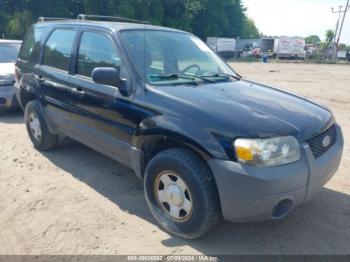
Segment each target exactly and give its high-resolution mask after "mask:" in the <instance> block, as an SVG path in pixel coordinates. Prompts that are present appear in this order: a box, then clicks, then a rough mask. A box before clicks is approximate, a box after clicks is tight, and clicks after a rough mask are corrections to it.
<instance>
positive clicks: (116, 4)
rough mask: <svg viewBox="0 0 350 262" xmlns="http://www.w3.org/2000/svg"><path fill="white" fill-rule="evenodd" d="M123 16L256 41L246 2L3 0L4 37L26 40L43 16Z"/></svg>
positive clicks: (1, 23)
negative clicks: (25, 36)
mask: <svg viewBox="0 0 350 262" xmlns="http://www.w3.org/2000/svg"><path fill="white" fill-rule="evenodd" d="M80 13H85V14H97V15H111V16H113V15H119V16H124V17H129V18H136V19H142V20H149V21H151V22H152V23H153V24H156V25H163V26H168V27H174V28H179V29H183V30H186V31H190V32H193V33H195V34H196V35H198V36H199V37H201V38H203V39H205V38H206V37H207V36H218V37H237V36H239V37H241V38H255V37H258V36H259V31H258V29H257V28H256V26H255V24H254V21H253V20H251V19H250V18H248V17H247V16H246V14H245V8H244V7H243V5H242V0H216V1H212V0H98V1H96V0H1V1H0V37H1V36H2V35H5V36H6V38H22V37H23V34H24V32H25V31H26V29H27V27H28V26H29V24H31V23H33V22H35V21H36V19H37V18H38V17H40V16H47V17H76V16H77V15H78V14H80Z"/></svg>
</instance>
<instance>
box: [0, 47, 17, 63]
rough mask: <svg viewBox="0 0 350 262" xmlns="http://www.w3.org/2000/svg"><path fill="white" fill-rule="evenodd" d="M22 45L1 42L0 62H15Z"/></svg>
mask: <svg viewBox="0 0 350 262" xmlns="http://www.w3.org/2000/svg"><path fill="white" fill-rule="evenodd" d="M20 46H21V45H20V44H18V43H0V63H12V62H15V61H16V59H17V55H18V51H19V48H20Z"/></svg>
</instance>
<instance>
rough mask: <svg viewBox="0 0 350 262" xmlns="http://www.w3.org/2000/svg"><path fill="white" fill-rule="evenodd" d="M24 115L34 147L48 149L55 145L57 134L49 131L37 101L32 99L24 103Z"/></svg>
mask: <svg viewBox="0 0 350 262" xmlns="http://www.w3.org/2000/svg"><path fill="white" fill-rule="evenodd" d="M24 117H25V123H26V127H27V131H28V134H29V137H30V139H31V141H32V143H33V145H34V147H35V148H37V149H39V150H50V149H52V148H54V147H55V146H56V145H57V142H58V135H55V134H52V133H51V132H50V130H49V128H48V126H47V123H46V121H45V118H44V116H43V114H42V112H41V110H40V107H39V103H38V101H36V100H34V101H31V102H29V103H28V104H27V105H26V107H25V112H24Z"/></svg>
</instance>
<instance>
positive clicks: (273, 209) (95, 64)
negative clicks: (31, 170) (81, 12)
mask: <svg viewBox="0 0 350 262" xmlns="http://www.w3.org/2000/svg"><path fill="white" fill-rule="evenodd" d="M93 19H98V17H97V18H96V17H95V16H94V17H90V16H80V20H66V21H65V20H59V21H47V22H45V21H44V20H45V19H41V21H44V22H39V23H37V24H35V25H33V26H32V27H31V28H30V29H29V31H28V32H27V34H26V36H25V38H24V43H23V45H22V48H21V51H20V55H19V59H18V61H17V63H16V67H17V68H16V71H17V73H18V81H17V83H16V88H17V96H18V99H19V102H20V104H21V106H22V107H23V109H24V110H25V123H26V127H27V130H28V134H29V137H30V139H31V140H32V142H33V144H34V146H35V147H36V148H37V149H39V150H49V149H53V148H54V147H55V146H56V145H57V141H58V138H59V135H60V134H63V135H65V136H68V137H71V138H73V139H74V140H77V141H79V142H81V143H83V144H85V145H87V146H89V147H91V148H93V149H95V150H96V151H99V152H101V153H103V154H105V155H106V156H109V157H110V158H112V159H115V160H117V161H119V162H121V163H123V164H125V165H127V166H129V167H130V168H132V169H133V170H134V171H135V173H136V175H137V176H138V177H139V178H140V179H142V180H143V181H144V190H145V195H146V200H147V203H148V206H149V208H150V210H151V212H152V214H153V215H154V217H155V218H156V219H157V221H158V222H159V224H160V225H161V226H162V227H163V228H164V229H165V230H167V231H168V232H170V233H172V234H175V235H177V236H179V237H182V238H187V239H193V238H197V237H200V236H201V235H203V234H205V233H206V232H208V231H209V230H210V229H211V228H213V227H214V226H215V225H217V224H218V223H219V221H220V220H221V219H222V218H224V219H226V220H229V221H233V222H247V221H257V220H269V219H280V218H283V217H285V216H286V215H287V214H289V213H290V212H291V211H292V210H293V209H294V208H296V207H297V206H299V205H300V204H302V203H304V202H306V201H308V200H309V199H310V198H311V197H312V196H313V195H314V194H315V193H316V192H317V191H319V190H320V189H321V188H322V187H323V185H324V184H326V183H327V181H328V180H329V179H331V177H332V176H333V174H334V173H335V172H336V170H337V168H338V166H339V162H340V159H341V155H342V150H343V143H344V142H343V136H342V132H341V128H340V127H339V125H338V124H337V123H336V121H335V119H334V117H333V114H332V112H331V111H330V110H329V109H328V108H326V107H324V106H322V105H319V104H317V103H315V102H312V101H310V100H308V99H306V98H303V97H300V96H297V95H294V94H291V93H288V92H286V91H282V90H279V89H277V88H274V87H271V86H268V85H265V84H261V83H257V82H254V81H251V80H247V79H243V78H242V77H241V76H239V75H238V74H237V73H236V72H235V71H234V70H233V69H231V68H230V67H229V66H228V65H227V64H226V63H225V62H224V61H222V60H221V59H220V58H219V57H218V56H217V55H216V54H215V53H214V52H213V51H212V50H211V49H210V48H209V47H208V46H207V45H206V44H205V43H203V42H202V41H201V40H200V39H199V38H197V37H196V36H194V35H192V34H189V33H186V32H183V31H179V30H175V29H170V28H164V27H158V26H152V25H149V24H140V23H141V22H140V23H139V24H137V23H121V22H109V21H104V22H99V21H94V20H93ZM104 19H105V17H104ZM111 19H112V18H111ZM87 20H89V21H87ZM121 21H122V19H121ZM72 157H74V156H72Z"/></svg>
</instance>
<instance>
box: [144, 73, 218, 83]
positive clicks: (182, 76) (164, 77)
mask: <svg viewBox="0 0 350 262" xmlns="http://www.w3.org/2000/svg"><path fill="white" fill-rule="evenodd" d="M149 77H150V78H158V79H162V80H172V79H188V80H196V79H200V80H203V81H205V82H208V83H216V81H214V80H210V79H207V78H205V77H204V76H197V75H186V74H168V75H150V76H149Z"/></svg>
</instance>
